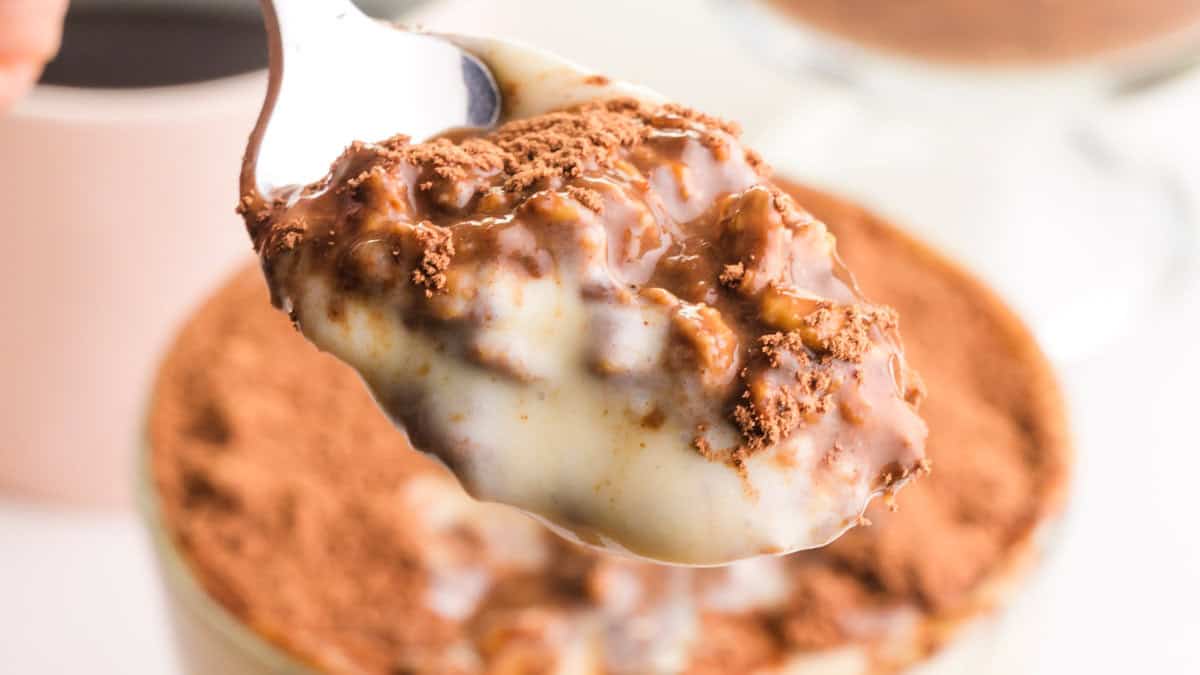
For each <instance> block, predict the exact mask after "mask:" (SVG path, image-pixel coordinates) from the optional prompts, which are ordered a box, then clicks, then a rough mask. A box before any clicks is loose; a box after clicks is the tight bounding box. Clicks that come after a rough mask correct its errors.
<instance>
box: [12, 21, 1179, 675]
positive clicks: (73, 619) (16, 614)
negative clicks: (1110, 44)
mask: <svg viewBox="0 0 1200 675" xmlns="http://www.w3.org/2000/svg"><path fill="white" fill-rule="evenodd" d="M648 15H649V16H648ZM426 16H427V18H426V20H425V22H426V23H427V24H428V25H431V26H437V27H448V28H460V29H470V30H485V29H491V30H492V31H493V32H497V33H502V34H507V35H513V36H516V37H520V38H523V39H525V40H529V41H533V42H537V43H539V44H542V45H544V46H546V47H548V48H549V49H551V50H553V51H557V52H560V53H563V54H565V55H568V56H571V57H573V58H576V59H577V60H579V61H582V62H585V63H589V64H594V65H595V66H596V67H597V68H599V69H601V70H605V71H607V72H611V73H612V74H614V75H616V76H620V77H627V78H629V79H635V80H639V81H642V82H646V83H648V84H650V85H652V86H655V87H657V88H659V89H661V90H662V91H664V92H666V93H667V94H669V95H672V96H674V97H677V98H679V99H681V100H684V101H686V102H689V103H692V104H694V105H697V106H699V107H702V108H705V109H708V110H711V111H714V112H718V113H721V114H724V115H727V116H730V117H733V118H736V119H740V120H742V121H743V123H744V124H745V125H746V127H747V128H748V130H749V131H750V133H751V135H753V134H754V132H755V131H756V130H762V129H765V128H766V127H768V126H769V125H770V123H771V122H772V120H773V118H774V115H775V114H776V110H777V105H776V102H777V101H780V100H796V99H795V98H794V97H797V96H800V95H802V92H800V91H799V90H798V89H797V88H796V86H795V85H794V84H792V83H791V82H790V81H788V80H787V79H784V78H782V77H780V76H778V75H774V74H771V73H770V72H768V71H763V75H762V77H755V78H748V77H745V76H744V75H741V74H740V73H744V72H745V71H744V70H743V68H745V67H756V62H755V61H754V59H753V57H751V56H749V55H747V54H745V53H744V52H743V51H742V50H741V49H740V47H739V45H738V44H737V43H736V42H735V41H734V40H733V38H732V37H731V36H730V35H729V34H728V32H727V31H725V30H724V27H723V26H721V25H720V24H719V22H718V21H716V20H715V19H714V18H713V17H712V15H711V14H710V13H709V12H708V11H707V7H706V5H705V3H702V2H688V1H687V0H659V1H658V2H654V3H648V2H640V1H637V0H615V1H610V2H604V3H601V2H567V1H555V0H527V1H524V2H520V1H513V2H475V3H473V2H467V1H465V0H464V1H462V2H450V3H445V4H443V6H440V7H436V8H434V9H432V10H427V12H426ZM630 16H640V17H641V18H642V19H647V18H649V19H650V20H649V21H645V20H643V21H637V22H630V23H627V24H621V26H620V27H619V28H618V27H617V24H616V23H615V20H617V19H619V18H621V17H630ZM760 70H761V69H760ZM1131 119H1133V122H1131V124H1133V125H1134V126H1135V127H1136V128H1137V129H1138V130H1140V133H1142V134H1143V136H1145V137H1146V138H1148V139H1149V144H1150V146H1153V147H1154V148H1156V149H1157V150H1158V151H1160V152H1161V153H1162V154H1163V156H1165V157H1168V158H1170V159H1171V160H1172V161H1175V162H1178V165H1179V166H1180V167H1181V170H1182V171H1183V172H1184V175H1185V176H1187V179H1188V182H1189V184H1190V186H1191V187H1192V188H1193V189H1198V188H1200V133H1198V132H1197V126H1198V125H1197V124H1196V122H1195V120H1197V119H1200V79H1196V78H1193V79H1192V80H1191V81H1188V82H1184V83H1182V84H1178V85H1176V86H1174V87H1173V88H1172V90H1170V91H1167V92H1164V93H1161V94H1157V95H1156V96H1155V100H1153V101H1149V102H1147V103H1145V104H1144V105H1142V106H1141V107H1140V109H1139V110H1136V111H1134V113H1133V115H1132V117H1131ZM1193 271H1194V270H1193ZM1101 319H1102V317H1101ZM1152 335H1153V336H1155V337H1153V339H1151V338H1150V336H1152ZM1198 336H1200V293H1197V292H1196V290H1195V289H1194V288H1193V289H1191V290H1190V291H1189V292H1188V293H1186V294H1185V295H1184V297H1183V298H1182V300H1181V301H1180V302H1179V304H1178V305H1177V306H1175V307H1174V308H1173V310H1172V311H1170V312H1168V313H1167V314H1165V315H1164V316H1161V317H1159V318H1157V319H1153V320H1148V321H1146V322H1145V323H1144V325H1142V326H1141V329H1140V330H1138V331H1135V332H1134V333H1133V334H1131V336H1130V337H1129V338H1128V339H1127V340H1124V341H1122V342H1120V343H1118V344H1114V345H1111V346H1109V347H1108V348H1106V349H1105V350H1104V351H1102V352H1101V353H1098V354H1097V355H1095V356H1094V357H1092V358H1090V359H1088V360H1087V361H1084V362H1076V363H1074V364H1072V365H1069V366H1066V367H1064V368H1063V369H1062V371H1061V374H1062V378H1063V381H1064V383H1065V386H1066V389H1067V392H1068V396H1069V401H1070V405H1071V410H1072V414H1073V422H1074V428H1075V432H1076V437H1077V444H1078V448H1079V463H1078V470H1077V477H1076V483H1075V490H1074V496H1073V500H1072V504H1071V509H1070V517H1069V519H1068V522H1067V524H1066V527H1065V528H1064V529H1063V531H1062V534H1061V535H1060V538H1059V541H1058V542H1057V544H1056V546H1055V548H1056V553H1055V554H1054V555H1053V557H1052V558H1051V559H1050V561H1049V562H1048V564H1047V565H1046V567H1045V568H1044V569H1043V570H1042V571H1041V572H1040V574H1039V575H1038V577H1037V579H1036V580H1035V582H1034V583H1032V584H1031V585H1030V587H1029V588H1028V590H1027V591H1026V596H1025V598H1024V600H1023V601H1022V603H1021V604H1020V607H1019V609H1018V610H1017V611H1018V612H1019V616H1017V617H1015V618H1016V619H1018V620H1017V621H1016V623H1018V624H1021V625H1024V626H1026V627H1027V628H1026V631H1027V632H1030V633H1034V635H1032V644H1033V645H1034V649H1035V650H1036V653H1037V655H1038V657H1037V667H1036V669H1035V671H1034V672H1035V673H1039V674H1040V673H1045V674H1057V673H1074V672H1098V673H1110V672H1112V673H1130V672H1143V673H1154V674H1171V673H1198V672H1200V649H1197V641H1198V640H1200V537H1198V536H1197V534H1198V533H1200V526H1197V524H1196V522H1195V520H1194V518H1195V516H1197V515H1200V510H1198V508H1197V505H1196V504H1197V502H1196V498H1195V496H1194V493H1195V492H1196V487H1195V486H1196V484H1197V482H1198V481H1200V441H1197V439H1196V432H1195V430H1196V424H1197V420H1200V387H1198V386H1197V383H1198V382H1200V339H1198ZM1025 638H1026V639H1030V638H1031V636H1029V635H1026V636H1025ZM175 672H178V670H177V666H176V664H175V661H174V658H173V652H172V646H171V637H170V633H169V630H168V627H167V625H166V623H165V614H164V608H163V598H162V594H161V592H160V589H159V587H158V581H157V578H156V576H155V571H154V568H153V566H152V564H151V560H150V558H149V552H148V546H147V542H146V538H145V536H144V535H143V532H142V531H141V528H140V526H139V523H138V522H137V519H136V518H135V517H134V516H133V515H132V514H130V513H125V512H118V513H107V514H94V513H93V514H88V513H80V512H72V511H67V510H59V509H55V508H52V507H46V506H44V505H40V506H38V505H30V504H21V503H17V502H15V501H12V500H8V501H4V500H3V499H2V498H0V673H2V674H12V675H26V674H39V673H89V674H106V673H122V674H124V673H154V674H158V673H162V674H168V675H169V674H170V673H175Z"/></svg>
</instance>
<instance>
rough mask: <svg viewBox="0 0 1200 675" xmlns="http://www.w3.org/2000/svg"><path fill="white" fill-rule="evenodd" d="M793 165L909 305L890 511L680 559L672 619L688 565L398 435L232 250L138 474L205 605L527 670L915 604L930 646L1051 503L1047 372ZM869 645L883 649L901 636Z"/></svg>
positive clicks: (407, 667)
mask: <svg viewBox="0 0 1200 675" xmlns="http://www.w3.org/2000/svg"><path fill="white" fill-rule="evenodd" d="M791 189H792V190H794V191H795V193H796V194H797V196H798V197H799V198H800V199H801V200H802V201H803V203H805V204H806V205H808V206H809V208H811V209H812V210H813V211H814V212H815V213H816V214H817V215H818V216H820V217H821V218H822V219H823V220H824V221H825V222H827V223H829V225H830V227H831V229H832V230H833V231H834V232H836V233H837V235H838V237H839V245H840V249H841V251H842V254H843V255H844V256H845V258H846V259H847V261H848V262H849V263H851V264H853V265H854V266H855V269H856V270H857V271H858V276H859V279H860V281H861V283H862V285H863V287H864V288H865V289H866V290H867V291H868V292H871V293H874V294H876V295H877V296H878V297H880V298H881V299H883V300H886V301H887V302H889V303H890V304H891V305H892V306H894V307H895V308H896V309H897V310H898V311H899V312H900V313H902V314H903V316H904V317H905V320H906V323H905V325H906V342H907V345H908V350H909V354H910V356H911V358H912V359H913V361H914V362H915V363H916V365H918V366H919V367H920V368H921V370H922V373H923V375H924V378H925V380H926V382H927V384H928V389H929V400H928V401H927V403H926V404H925V408H924V410H925V415H926V417H927V418H928V420H929V422H930V430H931V432H930V437H929V454H930V456H931V457H932V458H933V461H935V462H936V464H937V470H936V471H935V472H934V473H933V474H932V475H931V476H929V477H928V478H925V479H923V480H921V481H918V482H917V483H915V484H914V485H912V486H910V487H909V488H907V489H906V490H905V491H904V492H903V494H902V495H901V496H900V499H901V501H902V502H903V508H902V509H901V510H900V511H899V512H896V513H892V512H890V511H889V510H888V509H887V507H886V505H885V504H876V505H874V506H872V507H871V509H870V511H869V513H868V516H869V518H870V519H871V520H872V521H874V523H875V524H874V525H873V526H871V527H869V528H859V529H856V530H853V531H851V532H849V533H848V534H846V535H845V536H844V537H842V538H841V539H839V540H838V541H837V542H835V543H833V544H832V545H830V546H828V547H826V548H823V549H819V550H814V551H808V552H804V553H799V554H795V555H791V556H788V557H786V558H772V559H763V560H756V561H748V562H747V563H741V564H739V565H735V566H733V567H730V568H724V569H712V570H697V571H692V572H687V573H686V575H688V576H690V577H692V578H691V581H690V582H688V583H690V584H691V586H690V587H691V588H692V589H693V590H692V592H691V593H690V594H688V595H687V596H686V597H690V598H692V599H693V603H694V605H695V606H696V608H697V609H699V610H700V617H699V621H698V623H696V624H694V625H693V626H692V627H691V628H690V629H689V628H687V626H688V625H689V624H688V622H687V621H684V622H683V623H682V624H680V623H678V622H674V623H673V622H672V621H669V620H667V618H666V617H668V616H675V615H674V614H672V613H671V611H683V609H682V608H678V607H675V608H674V609H672V610H671V611H668V612H666V613H665V614H664V613H663V611H662V609H661V608H657V607H656V606H655V600H654V598H657V597H659V595H656V594H655V591H654V589H660V590H661V589H663V588H666V587H667V586H668V584H679V583H682V582H680V581H679V580H677V579H675V578H673V577H672V578H667V577H664V576H663V571H664V568H661V567H657V566H653V565H646V564H640V563H636V562H632V561H627V560H621V559H618V558H613V557H610V556H602V555H597V554H595V553H593V552H591V551H590V550H589V549H585V548H581V547H575V546H572V545H569V544H566V543H563V542H561V541H560V540H559V539H558V538H556V537H554V536H551V535H549V534H547V533H545V532H544V531H543V530H542V529H541V527H540V526H538V525H536V524H535V523H534V522H533V521H532V520H529V519H526V518H524V517H522V516H520V515H517V514H515V513H514V512H512V511H510V510H508V509H505V508H503V507H499V506H490V505H483V504H475V503H474V502H471V501H470V500H467V499H465V498H464V497H462V496H461V495H460V494H459V492H458V489H457V487H456V486H454V485H453V483H452V482H451V481H450V480H449V479H448V478H447V477H446V475H445V471H444V470H443V469H441V468H440V467H438V466H437V465H436V464H435V463H433V462H431V461H429V460H428V459H426V458H424V457H422V456H420V455H418V454H416V453H410V452H397V451H396V448H397V447H401V446H403V445H404V443H405V441H404V435H403V434H402V433H401V432H399V431H397V430H396V429H394V428H393V427H392V426H391V424H390V423H389V422H388V421H387V419H386V418H385V417H384V416H383V415H382V414H380V413H379V411H378V410H377V409H376V407H375V405H374V404H373V402H372V401H371V398H370V396H369V394H368V393H367V391H366V389H365V388H364V387H363V385H362V383H361V381H360V380H359V378H358V377H357V376H356V375H355V374H354V372H353V371H352V370H351V369H349V368H348V367H346V366H344V365H342V364H340V363H338V362H336V361H335V360H334V359H333V358H331V357H329V356H327V355H324V354H321V353H319V352H318V351H317V350H316V349H314V348H313V347H312V346H310V345H309V344H307V343H306V342H305V341H304V340H303V339H302V338H301V337H300V336H299V335H297V334H296V333H295V331H293V330H292V329H291V327H290V326H289V325H288V322H287V320H286V318H284V317H283V316H281V315H279V314H278V313H276V312H273V311H271V309H270V307H269V306H268V302H267V293H266V290H265V289H264V288H263V284H262V281H261V279H260V277H259V276H258V275H257V273H256V271H255V270H253V269H247V270H245V271H243V272H242V273H241V274H239V275H238V276H237V278H236V279H235V280H234V281H233V282H231V283H230V284H229V285H228V286H226V287H225V288H224V289H223V290H221V291H220V292H219V293H218V294H217V295H216V296H215V297H214V298H213V299H212V300H210V301H209V302H208V303H207V304H206V305H205V306H204V307H203V308H202V309H201V310H200V312H199V313H197V314H196V315H195V316H194V317H193V318H192V320H191V321H190V322H189V323H188V325H187V326H186V328H185V329H184V331H183V333H182V335H181V336H180V338H179V340H178V341H177V342H176V344H175V346H174V348H173V349H172V350H171V352H170V354H169V356H168V357H167V359H166V361H165V363H164V365H163V368H162V370H161V372H160V375H159V378H158V382H157V386H156V388H155V396H154V401H153V406H152V409H151V414H150V419H149V440H150V446H151V448H152V449H153V452H152V455H151V461H152V469H153V477H154V484H155V486H156V487H157V490H158V495H159V500H160V503H161V507H162V512H163V515H164V517H165V521H166V524H167V528H168V530H169V532H170V533H171V534H172V538H173V540H174V541H175V544H176V545H177V546H178V547H179V549H180V550H181V552H182V553H183V556H184V558H185V560H186V561H187V562H188V564H189V567H190V568H191V569H192V570H193V571H194V572H195V574H196V576H197V578H198V579H199V581H200V583H201V584H202V585H203V587H204V588H205V589H206V590H207V591H208V592H209V594H210V595H211V596H212V597H213V598H215V599H216V600H217V601H218V602H219V603H221V605H223V606H224V607H225V608H226V609H228V610H229V611H230V612H232V613H233V614H234V615H235V616H237V617H238V618H239V619H240V620H242V621H243V622H245V623H246V624H247V625H249V626H250V627H251V628H252V629H254V630H256V631H257V632H258V633H259V634H261V635H262V636H264V638H266V639H267V640H270V641H272V642H274V643H276V644H279V645H281V646H282V647H284V648H285V649H286V650H287V651H289V652H291V653H292V654H295V655H296V656H297V657H298V658H299V659H301V660H303V661H305V662H308V663H312V664H314V665H316V666H318V667H319V668H320V669H321V670H322V671H325V672H331V673H379V674H381V675H385V674H386V675H392V674H394V673H413V674H418V675H419V674H426V673H428V674H430V675H433V674H436V675H442V674H444V673H468V674H474V673H496V672H505V671H502V670H500V668H501V666H504V667H509V668H515V669H516V670H515V671H511V672H520V673H540V672H545V671H543V670H539V668H541V667H542V666H543V665H545V664H547V663H553V662H557V661H559V660H560V659H561V658H562V654H563V650H564V649H569V648H570V647H571V646H572V645H576V646H578V645H579V644H581V643H587V644H593V645H608V647H601V648H600V650H599V652H600V653H601V654H608V656H605V657H604V658H605V659H606V660H607V663H608V665H609V670H608V672H610V673H643V672H647V671H649V670H651V669H650V668H648V667H644V664H645V663H646V661H645V660H643V661H641V662H640V663H641V664H642V667H641V669H640V670H639V662H638V661H637V660H636V658H635V659H634V660H633V661H632V665H629V664H630V663H631V661H629V659H630V658H631V657H630V654H631V653H632V654H636V655H639V657H640V658H642V659H648V658H651V656H653V657H654V658H656V659H658V661H657V662H660V663H661V662H664V660H665V662H668V663H670V662H672V661H670V659H671V658H676V657H675V656H673V653H672V652H673V651H674V652H676V653H681V654H683V657H682V659H683V663H684V666H683V667H682V668H681V670H683V671H684V672H686V673H688V674H689V675H717V674H721V675H724V674H727V673H731V672H751V671H752V670H753V669H754V668H757V667H765V666H769V665H774V664H778V663H780V662H781V661H782V660H783V659H785V658H792V657H795V656H796V655H798V654H802V653H807V652H812V651H819V650H823V649H827V648H834V647H839V646H845V645H860V646H864V647H865V648H868V649H871V646H872V645H875V644H878V643H879V642H881V641H882V640H884V639H885V637H887V636H891V635H894V634H895V633H896V632H900V633H904V632H906V631H908V630H910V629H914V626H915V630H918V631H921V630H925V629H924V628H922V627H923V626H927V627H928V633H927V634H926V633H921V634H920V637H918V639H919V640H920V644H921V645H922V648H932V647H934V646H936V645H938V644H940V642H941V641H942V640H945V639H946V637H947V635H946V627H947V625H950V624H952V623H953V622H954V621H955V620H958V619H960V618H963V617H968V616H972V615H974V614H975V613H976V612H978V611H981V609H982V608H981V607H980V606H979V605H978V604H977V603H979V602H981V601H982V600H980V599H979V598H978V597H977V595H978V593H979V590H980V588H981V586H982V585H983V584H985V583H986V582H988V581H989V580H996V579H998V578H1003V577H1004V576H1005V575H1007V574H1009V567H1010V566H1011V565H1014V564H1015V563H1016V560H1017V559H1018V558H1019V557H1020V556H1021V555H1022V554H1023V552H1024V551H1025V549H1026V547H1027V546H1028V545H1029V539H1030V537H1031V536H1032V535H1033V532H1034V531H1035V529H1036V528H1037V527H1038V526H1039V525H1040V524H1042V523H1044V521H1045V519H1046V518H1047V517H1049V516H1051V515H1053V514H1055V513H1057V511H1058V509H1059V506H1060V502H1061V497H1062V491H1063V487H1064V481H1065V479H1066V476H1067V468H1068V461H1069V454H1068V452H1067V441H1066V437H1065V430H1064V421H1063V412H1062V407H1061V403H1060V401H1059V397H1058V391H1057V387H1056V385H1055V383H1054V381H1053V379H1052V377H1051V375H1050V373H1049V370H1048V368H1047V366H1046V364H1045V362H1044V360H1043V359H1042V357H1041V356H1040V354H1039V353H1038V351H1037V348H1036V347H1035V346H1034V345H1033V343H1032V342H1031V340H1030V338H1029V337H1028V335H1027V334H1026V333H1025V331H1024V330H1023V329H1022V328H1021V326H1020V325H1019V323H1017V321H1016V319H1014V318H1013V316H1012V315H1011V314H1010V313H1009V312H1008V311H1007V310H1006V309H1005V308H1004V307H1003V306H1002V305H1001V304H1000V303H999V302H998V301H997V300H996V299H995V297H994V296H993V295H992V294H991V293H990V292H989V291H988V290H986V289H985V288H983V287H982V286H981V285H979V284H978V283H977V282H976V281H974V280H973V279H971V278H969V277H967V276H965V275H963V274H962V273H961V272H959V271H958V270H957V269H955V268H953V267H951V266H949V265H948V264H947V263H946V262H945V261H943V260H942V259H940V258H939V257H937V256H936V255H935V254H933V253H931V252H929V251H928V250H926V249H924V248H923V247H920V246H918V245H916V244H914V243H913V242H911V241H910V240H908V239H907V238H906V237H905V236H904V235H902V234H900V233H898V232H897V231H895V230H892V229H890V228H888V227H887V226H886V225H884V224H883V223H881V222H880V221H878V220H876V219H874V218H873V217H872V216H870V215H869V214H868V213H866V212H864V211H862V210H860V209H858V208H856V207H854V206H852V205H849V204H845V203H842V202H839V201H836V200H833V199H831V198H829V197H827V196H825V195H822V194H820V193H816V192H812V191H807V190H802V189H801V188H798V187H793V188H791ZM787 341H788V339H787V338H783V339H782V340H781V342H783V343H786V342H787ZM769 342H775V340H774V339H773V340H771V341H769ZM783 348H785V349H786V344H785V345H784V346H783ZM793 348H795V345H793ZM314 383H319V386H314ZM836 454H837V452H836V451H833V452H831V455H832V456H831V457H830V458H829V460H828V461H829V463H830V464H834V465H836V464H837V463H838V460H837V457H836ZM660 595H661V593H660ZM685 615H686V612H685ZM634 628H636V630H633V629H634ZM623 629H626V630H623ZM596 631H598V632H596ZM627 631H631V632H627ZM634 633H636V634H634ZM646 635H649V636H650V637H649V638H646V637H645V636H646ZM689 635H690V637H689ZM638 636H641V637H638ZM647 639H649V642H646V641H645V640H647ZM589 640H590V641H592V642H588V641H589ZM614 641H615V644H614ZM577 652H578V650H576V652H572V653H577ZM873 653H874V655H875V658H877V659H879V664H880V668H881V669H882V670H883V672H891V670H892V669H893V668H898V667H899V666H900V665H903V664H905V663H907V661H904V660H902V661H900V662H896V661H894V659H895V658H901V659H908V658H913V655H907V656H901V657H896V656H894V655H892V656H889V655H888V652H887V651H886V650H881V651H878V652H873ZM916 656H919V654H917V655H916ZM622 659H624V660H622ZM618 663H624V664H627V665H626V666H625V667H623V668H622V667H617V665H616V664H618ZM515 664H516V665H515ZM889 664H890V665H889ZM522 668H526V669H524V670H523V669H522Z"/></svg>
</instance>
